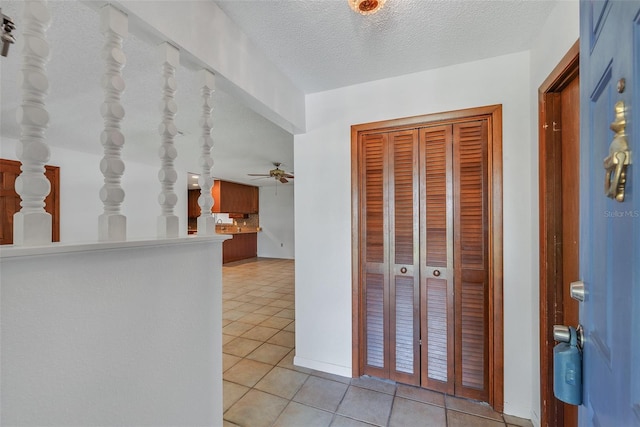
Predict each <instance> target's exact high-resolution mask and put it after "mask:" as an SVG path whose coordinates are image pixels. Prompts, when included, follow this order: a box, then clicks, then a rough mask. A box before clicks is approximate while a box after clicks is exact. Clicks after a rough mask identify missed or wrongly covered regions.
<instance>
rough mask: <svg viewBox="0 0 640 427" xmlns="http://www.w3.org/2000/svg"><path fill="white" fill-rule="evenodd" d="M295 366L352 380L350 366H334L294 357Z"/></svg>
mask: <svg viewBox="0 0 640 427" xmlns="http://www.w3.org/2000/svg"><path fill="white" fill-rule="evenodd" d="M293 364H294V365H296V366H300V367H302V368H308V369H315V370H316V371H322V372H327V373H329V374H334V375H340V376H341V377H346V378H351V367H348V366H339V365H333V364H331V363H326V362H319V361H317V360H310V359H305V358H302V357H300V356H294V358H293Z"/></svg>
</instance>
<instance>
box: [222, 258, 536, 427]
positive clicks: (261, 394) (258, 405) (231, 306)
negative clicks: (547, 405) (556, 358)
mask: <svg viewBox="0 0 640 427" xmlns="http://www.w3.org/2000/svg"><path fill="white" fill-rule="evenodd" d="M223 279H224V280H223V283H224V285H223V314H222V318H223V329H222V333H223V336H222V338H223V341H222V343H223V353H224V354H223V372H224V374H223V378H224V396H223V400H224V425H225V426H228V427H230V426H242V427H271V426H279V427H312V426H318V427H321V426H353V427H357V426H372V425H375V426H411V427H414V426H443V427H447V426H449V427H462V426H464V427H472V426H474V427H499V426H503V427H504V426H527V427H528V426H532V424H531V422H530V421H529V420H524V419H521V418H516V417H511V416H508V415H502V414H499V413H497V412H495V411H493V410H492V409H491V408H490V407H489V406H487V405H484V404H480V403H476V402H472V401H468V400H465V399H460V398H456V397H452V396H446V395H443V394H440V393H436V392H432V391H429V390H424V389H420V388H417V387H411V386H407V385H403V384H395V383H392V382H387V381H383V380H378V379H374V378H367V377H363V378H353V379H351V378H345V377H340V376H337V375H332V374H327V373H323V372H319V371H314V370H311V369H305V368H301V367H297V366H294V365H293V356H294V352H295V350H294V346H295V335H294V331H295V322H294V318H295V316H294V315H295V307H294V284H293V283H294V262H293V261H292V260H280V259H260V258H258V259H252V260H248V261H241V262H237V263H233V264H227V265H225V266H224V267H223Z"/></svg>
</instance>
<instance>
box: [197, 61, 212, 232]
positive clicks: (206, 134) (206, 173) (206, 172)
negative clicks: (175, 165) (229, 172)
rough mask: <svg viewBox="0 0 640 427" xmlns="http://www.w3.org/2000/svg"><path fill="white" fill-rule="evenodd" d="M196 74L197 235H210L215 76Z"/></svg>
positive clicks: (206, 73) (204, 71)
mask: <svg viewBox="0 0 640 427" xmlns="http://www.w3.org/2000/svg"><path fill="white" fill-rule="evenodd" d="M198 76H199V79H200V83H201V84H202V92H201V93H202V118H201V119H200V126H201V127H202V137H201V138H200V142H201V144H202V156H201V157H200V165H201V166H202V173H201V174H200V178H199V179H198V184H200V197H199V198H198V204H199V205H200V216H199V217H198V235H201V236H210V235H212V234H215V233H216V224H215V219H214V218H213V216H211V207H212V206H213V204H214V203H215V201H214V200H213V197H212V196H211V187H212V186H213V177H212V176H211V170H212V168H213V158H212V157H211V148H212V147H213V138H211V128H212V127H213V119H212V118H211V111H212V110H213V98H212V96H211V95H212V94H213V91H214V85H215V77H214V75H213V73H212V72H211V71H209V70H200V72H199V74H198Z"/></svg>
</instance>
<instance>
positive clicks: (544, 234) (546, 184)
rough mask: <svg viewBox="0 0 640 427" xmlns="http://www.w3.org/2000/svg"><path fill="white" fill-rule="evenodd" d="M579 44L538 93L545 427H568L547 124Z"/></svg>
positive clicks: (557, 186) (553, 144)
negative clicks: (559, 353) (556, 337)
mask: <svg viewBox="0 0 640 427" xmlns="http://www.w3.org/2000/svg"><path fill="white" fill-rule="evenodd" d="M579 53H580V43H579V41H576V42H575V44H574V45H573V46H572V47H571V48H570V49H569V51H568V52H567V54H566V55H565V56H564V57H563V58H562V59H561V60H560V62H559V63H558V65H557V66H556V67H555V68H554V69H553V71H552V72H551V74H549V76H548V77H547V78H546V79H545V81H544V82H543V83H542V85H541V86H540V88H539V89H538V112H539V136H538V153H539V157H538V168H539V203H540V208H539V209H540V212H539V215H540V221H539V222H540V224H539V225H540V247H539V254H540V291H539V292H540V308H539V310H540V406H541V414H540V423H541V426H549V427H551V426H560V425H564V407H563V404H562V403H561V402H559V401H558V400H557V399H556V398H555V397H554V395H553V345H554V342H553V337H552V336H551V330H552V327H553V325H554V324H556V323H558V322H562V321H563V319H564V312H563V304H562V301H563V296H562V283H561V282H560V283H558V280H557V278H558V277H561V274H558V268H559V266H560V265H562V264H561V261H562V252H561V251H560V250H559V249H558V247H557V245H556V244H555V236H557V235H558V234H560V235H562V224H561V222H560V221H561V218H562V201H561V199H560V198H559V197H558V194H559V193H560V192H561V191H562V187H561V185H562V175H561V152H559V151H560V150H561V145H560V143H559V141H558V138H559V135H558V132H553V129H552V126H546V127H545V126H544V125H545V123H549V122H552V121H553V117H555V116H556V115H558V114H559V111H558V110H559V108H558V106H559V100H558V96H557V95H556V94H555V93H554V92H558V91H561V90H562V89H563V88H564V87H565V86H566V85H567V84H568V82H570V81H571V80H573V79H574V78H575V77H576V76H577V75H578V73H579V62H580V61H579Z"/></svg>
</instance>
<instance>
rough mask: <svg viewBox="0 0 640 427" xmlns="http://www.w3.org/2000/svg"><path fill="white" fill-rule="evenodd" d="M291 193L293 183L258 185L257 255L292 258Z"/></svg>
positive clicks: (292, 222) (292, 216) (293, 221)
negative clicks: (258, 226) (259, 229)
mask: <svg viewBox="0 0 640 427" xmlns="http://www.w3.org/2000/svg"><path fill="white" fill-rule="evenodd" d="M293 193H294V186H293V185H277V186H270V187H260V227H262V231H261V232H259V233H258V256H259V257H263V258H283V259H293V257H294V248H295V246H294V228H295V227H294V225H295V218H294V207H293Z"/></svg>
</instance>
